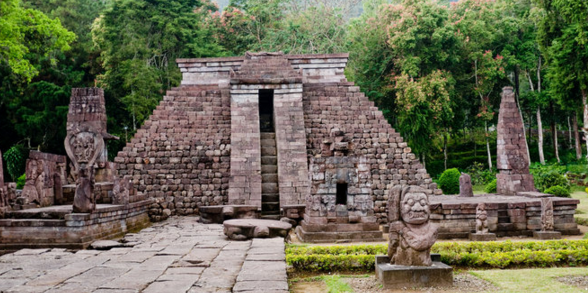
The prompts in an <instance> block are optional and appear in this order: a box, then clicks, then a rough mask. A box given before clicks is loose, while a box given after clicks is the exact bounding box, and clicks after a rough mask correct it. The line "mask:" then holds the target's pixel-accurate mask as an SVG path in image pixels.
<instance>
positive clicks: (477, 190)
mask: <svg viewBox="0 0 588 293" xmlns="http://www.w3.org/2000/svg"><path fill="white" fill-rule="evenodd" d="M472 190H473V191H474V194H484V193H486V192H485V191H484V185H472Z"/></svg>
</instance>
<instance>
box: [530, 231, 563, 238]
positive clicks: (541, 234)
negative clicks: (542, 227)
mask: <svg viewBox="0 0 588 293" xmlns="http://www.w3.org/2000/svg"><path fill="white" fill-rule="evenodd" d="M533 238H536V239H539V240H553V239H561V232H558V231H533Z"/></svg>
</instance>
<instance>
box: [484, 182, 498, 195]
mask: <svg viewBox="0 0 588 293" xmlns="http://www.w3.org/2000/svg"><path fill="white" fill-rule="evenodd" d="M484 192H486V193H496V179H494V180H492V181H490V183H488V184H487V185H486V186H485V187H484Z"/></svg>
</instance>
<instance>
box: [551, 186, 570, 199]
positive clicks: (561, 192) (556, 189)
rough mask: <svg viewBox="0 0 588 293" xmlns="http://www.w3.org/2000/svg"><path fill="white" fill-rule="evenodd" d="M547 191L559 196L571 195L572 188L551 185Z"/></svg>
mask: <svg viewBox="0 0 588 293" xmlns="http://www.w3.org/2000/svg"><path fill="white" fill-rule="evenodd" d="M545 193H549V194H553V195H555V196H558V197H571V196H570V190H569V189H566V188H565V187H561V186H559V185H555V186H551V187H549V188H547V189H546V190H545Z"/></svg>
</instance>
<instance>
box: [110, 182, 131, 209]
mask: <svg viewBox="0 0 588 293" xmlns="http://www.w3.org/2000/svg"><path fill="white" fill-rule="evenodd" d="M129 192H130V191H129V181H128V180H127V179H126V178H124V179H119V178H118V177H117V178H115V179H114V186H113V187H112V195H113V197H112V201H113V202H112V203H113V204H122V205H125V204H128V203H129Z"/></svg>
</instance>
